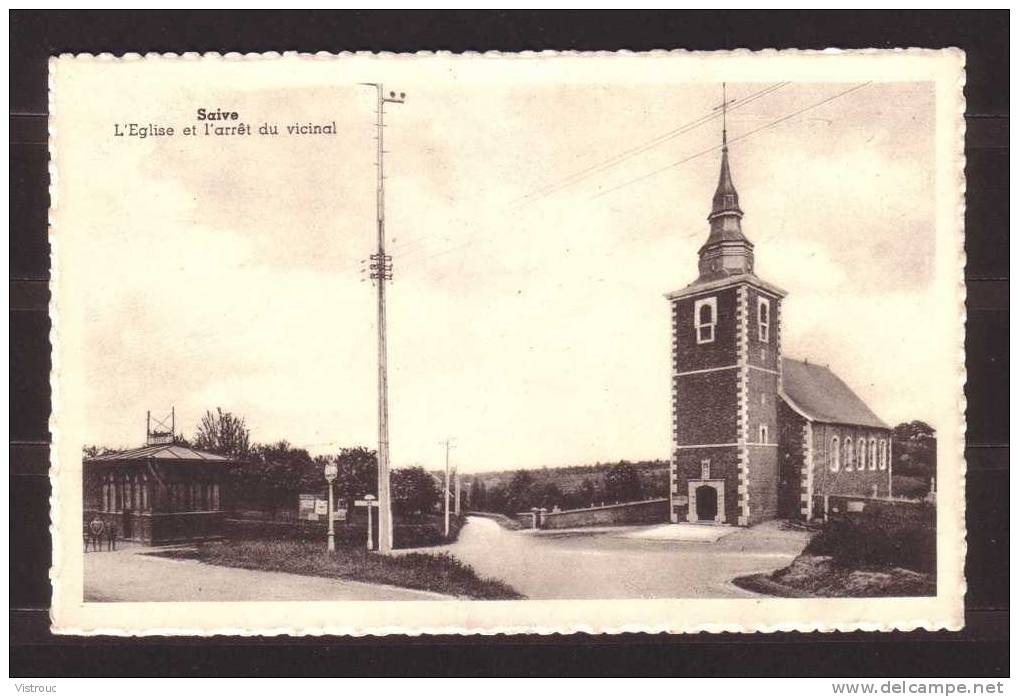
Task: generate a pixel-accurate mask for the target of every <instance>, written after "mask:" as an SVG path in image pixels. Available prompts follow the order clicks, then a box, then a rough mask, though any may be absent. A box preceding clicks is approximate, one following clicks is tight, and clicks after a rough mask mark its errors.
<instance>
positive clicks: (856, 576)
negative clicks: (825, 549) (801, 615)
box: [733, 554, 937, 598]
mask: <svg viewBox="0 0 1019 697" xmlns="http://www.w3.org/2000/svg"><path fill="white" fill-rule="evenodd" d="M733 583H734V584H736V585H737V586H739V587H740V588H743V589H745V590H749V591H753V592H755V593H764V594H766V595H775V596H779V597H783V598H889V597H898V598H913V597H921V596H933V595H936V594H937V585H936V584H935V582H934V578H933V576H932V575H931V574H925V573H920V572H918V571H912V570H910V569H902V568H899V567H891V568H874V569H852V568H847V567H844V566H841V565H839V564H837V563H836V562H834V561H833V560H832V558H831V557H816V556H814V555H811V554H801V555H800V556H798V557H796V559H794V560H793V563H792V564H790V565H789V566H787V567H785V568H784V569H779V570H778V571H775V572H772V573H770V574H751V575H749V576H740V577H738V578H735V579H733Z"/></svg>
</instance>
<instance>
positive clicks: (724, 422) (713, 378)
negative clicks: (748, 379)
mask: <svg viewBox="0 0 1019 697" xmlns="http://www.w3.org/2000/svg"><path fill="white" fill-rule="evenodd" d="M674 390H675V393H674V400H675V404H674V406H675V419H676V422H675V433H676V442H675V444H676V445H710V444H722V443H735V442H736V415H737V409H736V370H735V369H732V370H719V371H715V372H711V373H695V374H693V375H679V376H676V377H675V378H674Z"/></svg>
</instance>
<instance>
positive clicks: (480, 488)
mask: <svg viewBox="0 0 1019 697" xmlns="http://www.w3.org/2000/svg"><path fill="white" fill-rule="evenodd" d="M468 491H469V493H468V495H467V502H468V503H467V507H468V508H469V509H471V510H474V511H487V510H488V496H487V495H486V494H487V493H488V492H487V491H486V490H485V483H484V482H483V481H481V480H480V479H478V478H477V477H475V478H474V479H472V480H471V486H470V489H469V490H468Z"/></svg>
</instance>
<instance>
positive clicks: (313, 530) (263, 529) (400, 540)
mask: <svg viewBox="0 0 1019 697" xmlns="http://www.w3.org/2000/svg"><path fill="white" fill-rule="evenodd" d="M462 520H463V519H462V518H457V517H456V516H454V515H450V517H449V532H450V536H449V540H446V539H445V537H443V534H442V533H443V520H442V516H421V517H418V518H415V519H411V520H409V521H402V520H397V522H396V528H395V529H394V530H393V546H394V547H395V548H397V549H409V548H411V547H433V546H436V545H442V544H447V543H449V542H455V541H456V539H457V538H458V537H459V536H460V528H461V527H462V525H463V523H462ZM373 522H374V525H373V527H374V528H375V532H376V533H377V532H378V522H377V521H373ZM326 533H327V531H326V525H325V523H324V522H321V523H318V522H313V521H307V520H294V521H286V522H274V521H264V520H263V521H257V520H236V519H228V520H227V521H226V536H227V537H229V538H230V539H232V540H265V541H273V540H290V541H295V542H321V543H322V544H325V541H326ZM334 539H335V540H336V546H337V547H364V546H365V544H366V543H367V541H368V530H367V528H366V527H365V526H364V525H363V521H362V524H361V525H358V524H356V523H353V524H343V525H340V524H338V525H336V527H335V537H334Z"/></svg>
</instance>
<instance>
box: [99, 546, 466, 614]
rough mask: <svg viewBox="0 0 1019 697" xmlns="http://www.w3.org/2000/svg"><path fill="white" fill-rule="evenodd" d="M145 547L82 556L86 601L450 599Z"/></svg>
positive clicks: (392, 587) (437, 595)
mask: <svg viewBox="0 0 1019 697" xmlns="http://www.w3.org/2000/svg"><path fill="white" fill-rule="evenodd" d="M151 551H153V550H152V549H151V548H147V547H137V546H132V547H128V548H126V549H119V550H117V551H115V552H88V553H87V554H85V600H87V601H91V602H115V601H129V602H152V601H155V602H174V601H179V602H201V601H244V600H261V601H267V600H279V601H283V600H450V598H447V597H446V596H442V595H439V594H437V593H429V592H426V591H417V590H411V589H409V588H396V587H394V586H380V585H375V584H372V583H361V582H359V581H346V580H342V579H334V578H325V577H322V576H301V575H298V574H286V573H280V572H277V571H253V570H249V569H237V568H233V567H229V566H213V565H211V564H203V563H201V562H197V561H192V560H187V561H177V560H173V559H166V558H161V557H154V556H151V555H150V554H146V553H145V552H151Z"/></svg>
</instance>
